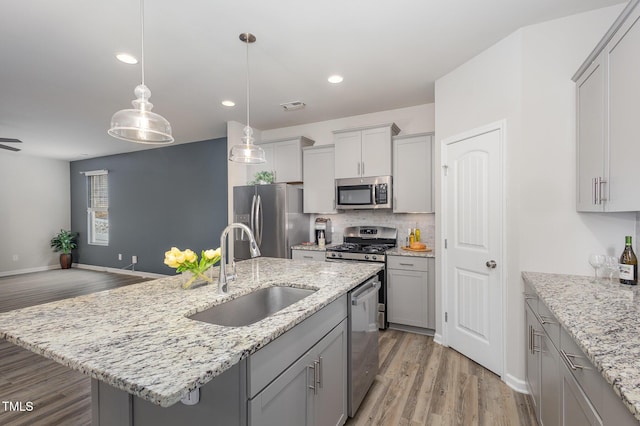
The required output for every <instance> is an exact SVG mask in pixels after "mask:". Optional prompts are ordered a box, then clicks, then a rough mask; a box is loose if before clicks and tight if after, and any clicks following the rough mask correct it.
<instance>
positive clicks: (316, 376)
mask: <svg viewBox="0 0 640 426" xmlns="http://www.w3.org/2000/svg"><path fill="white" fill-rule="evenodd" d="M346 366H347V321H346V320H343V321H342V322H341V323H340V324H339V325H338V326H337V327H336V328H334V329H333V330H332V331H331V332H330V333H329V334H327V335H326V336H325V337H324V338H323V339H322V340H320V341H319V342H318V343H317V344H316V345H315V346H314V347H313V348H311V349H310V350H309V351H308V352H307V353H305V354H304V355H303V356H302V357H301V358H299V359H298V360H297V361H296V362H295V363H294V364H293V365H291V366H290V367H289V368H287V369H286V370H285V371H284V372H283V373H282V374H281V375H280V376H278V378H277V379H276V380H274V381H273V382H271V383H270V384H269V385H268V386H267V387H266V388H265V389H264V390H262V391H261V392H260V393H258V394H257V395H256V396H255V397H254V398H253V399H251V400H250V401H249V424H250V425H260V426H269V425H273V426H281V425H341V424H343V423H344V422H345V421H346V419H347V404H346V401H347V394H346V390H347V382H346V378H347V367H346Z"/></svg>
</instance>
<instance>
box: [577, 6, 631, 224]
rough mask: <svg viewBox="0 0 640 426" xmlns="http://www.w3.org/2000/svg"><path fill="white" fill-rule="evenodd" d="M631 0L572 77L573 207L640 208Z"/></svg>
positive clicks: (613, 209)
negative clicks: (574, 115) (574, 138)
mask: <svg viewBox="0 0 640 426" xmlns="http://www.w3.org/2000/svg"><path fill="white" fill-rule="evenodd" d="M637 5H638V1H637V0H633V1H631V2H630V3H629V4H628V5H627V7H626V8H625V10H624V11H623V12H622V14H621V15H620V17H619V18H618V20H617V21H616V22H615V23H614V25H613V26H612V27H611V29H610V30H609V32H608V33H607V35H606V36H605V37H604V38H603V40H602V41H601V42H600V44H599V45H598V46H597V47H596V49H595V50H594V53H592V55H591V56H589V58H587V60H586V61H585V63H584V64H583V66H582V67H581V68H580V70H579V71H578V72H577V73H576V75H575V76H574V81H575V82H576V84H577V91H576V92H577V99H576V100H577V102H576V113H577V127H576V131H577V149H576V152H577V167H576V169H577V188H576V209H577V210H578V211H585V212H588V211H605V212H621V211H640V192H638V191H637V182H638V181H640V168H638V167H637V158H639V157H640V143H638V142H637V128H636V126H637V99H639V98H640V79H638V78H637V75H638V73H640V55H638V54H637V52H638V51H640V8H639V7H637Z"/></svg>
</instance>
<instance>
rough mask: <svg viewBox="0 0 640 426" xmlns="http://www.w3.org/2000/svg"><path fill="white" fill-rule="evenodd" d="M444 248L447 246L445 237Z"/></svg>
mask: <svg viewBox="0 0 640 426" xmlns="http://www.w3.org/2000/svg"><path fill="white" fill-rule="evenodd" d="M444 248H447V239H446V238H445V239H444Z"/></svg>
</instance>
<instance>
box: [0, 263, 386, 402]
mask: <svg viewBox="0 0 640 426" xmlns="http://www.w3.org/2000/svg"><path fill="white" fill-rule="evenodd" d="M381 268H382V266H381V265H379V264H374V263H371V264H366V265H365V264H361V263H357V264H353V263H331V262H313V261H308V262H307V261H292V260H288V259H273V258H257V259H252V260H247V261H242V262H238V263H237V273H238V278H237V280H236V281H232V282H231V283H229V288H230V290H229V293H228V294H224V295H221V294H218V290H217V283H215V284H212V285H207V286H203V287H199V288H195V289H192V290H182V289H181V287H180V285H181V282H180V277H179V276H172V277H167V278H161V279H157V280H153V281H147V282H144V283H140V284H134V285H130V286H126V287H121V288H118V289H114V290H107V291H102V292H98V293H93V294H89V295H85V296H80V297H76V298H72V299H66V300H61V301H58V302H52V303H47V304H43V305H37V306H32V307H29V308H24V309H20V310H15V311H11V312H6V313H3V314H0V338H4V339H7V340H8V341H10V342H12V343H15V344H17V345H19V346H22V347H24V348H26V349H29V350H31V351H33V352H35V353H37V354H40V355H42V356H44V357H46V358H50V359H52V360H54V361H57V362H59V363H60V364H63V365H65V366H68V367H70V368H72V369H74V370H78V371H80V372H82V373H84V374H87V375H89V376H91V377H93V378H95V379H98V380H101V381H103V382H105V383H107V384H109V385H111V386H114V387H116V388H118V389H121V390H124V391H126V392H129V393H131V394H133V395H136V396H138V397H140V398H143V399H145V400H147V401H150V402H152V403H154V404H158V405H161V406H163V407H168V406H170V405H172V404H174V403H176V402H178V401H179V400H180V399H181V398H182V397H183V396H185V395H186V394H187V393H188V392H189V391H191V390H193V389H195V388H197V387H200V386H202V385H203V384H205V383H207V382H208V381H210V380H211V379H213V378H214V377H216V376H218V375H220V374H221V373H222V372H224V371H225V370H227V369H229V368H230V367H231V366H233V365H235V364H237V363H238V362H239V361H240V360H241V359H243V358H246V357H247V356H249V355H250V354H252V353H254V352H256V351H257V350H258V349H260V348H262V347H263V346H265V345H266V344H268V343H269V342H271V341H272V340H274V339H275V338H276V337H278V336H280V335H281V334H283V333H284V332H285V331H287V330H289V329H291V328H293V327H294V326H295V325H296V324H298V323H300V322H302V321H303V320H304V319H306V318H308V317H309V316H311V315H312V314H313V313H315V312H317V311H318V310H320V309H321V308H323V307H324V306H326V305H328V304H329V303H331V302H332V301H334V300H336V299H337V298H339V297H340V296H341V295H343V294H345V293H346V292H347V291H349V290H351V289H352V288H354V287H355V286H357V285H358V284H360V283H361V282H363V281H364V280H365V279H367V278H368V277H370V276H372V275H374V274H375V273H377V272H378V271H379V270H380V269H381ZM273 285H287V286H293V287H301V288H313V289H317V291H316V292H315V293H313V294H311V295H310V296H307V297H306V298H304V299H302V300H301V301H299V302H297V303H294V304H293V305H291V306H289V307H287V308H285V309H283V310H281V311H279V312H278V313H276V314H274V315H272V316H270V317H267V318H265V319H264V320H262V321H258V322H256V323H254V324H252V325H249V326H246V327H223V326H218V325H213V324H208V323H204V322H200V321H195V320H191V319H188V318H186V317H187V316H189V315H192V314H194V313H196V312H199V311H202V310H204V309H207V308H209V307H211V306H213V305H217V304H220V303H222V302H224V301H228V300H231V299H234V298H237V297H239V296H241V295H244V294H247V293H250V292H252V291H255V290H256V289H258V288H262V287H269V286H273Z"/></svg>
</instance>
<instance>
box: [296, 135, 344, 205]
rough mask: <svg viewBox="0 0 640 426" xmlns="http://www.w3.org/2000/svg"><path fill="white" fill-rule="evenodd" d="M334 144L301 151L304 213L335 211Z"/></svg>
mask: <svg viewBox="0 0 640 426" xmlns="http://www.w3.org/2000/svg"><path fill="white" fill-rule="evenodd" d="M334 152H335V149H334V145H327V146H323V147H318V148H316V147H314V148H307V149H304V150H303V151H302V162H303V166H304V169H303V180H304V195H303V209H304V212H305V213H335V212H336V208H335V207H336V202H335V201H336V189H335V177H334V176H335V175H334Z"/></svg>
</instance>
